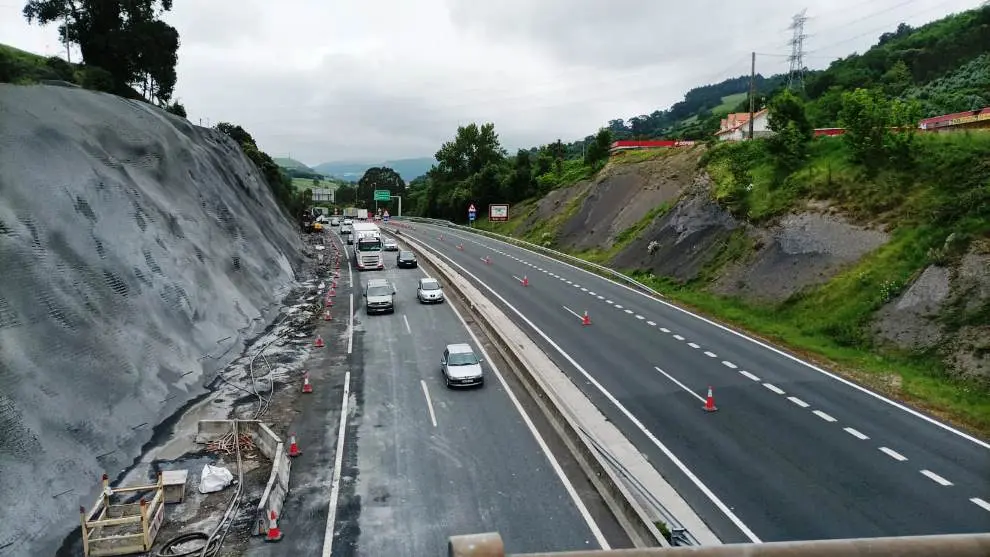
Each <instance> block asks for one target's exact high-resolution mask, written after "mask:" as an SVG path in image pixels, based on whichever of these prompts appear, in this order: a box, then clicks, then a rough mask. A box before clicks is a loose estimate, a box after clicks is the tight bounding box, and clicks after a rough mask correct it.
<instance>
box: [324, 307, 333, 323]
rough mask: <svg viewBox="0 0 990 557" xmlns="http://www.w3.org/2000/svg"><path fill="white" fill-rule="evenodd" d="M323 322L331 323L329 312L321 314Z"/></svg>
mask: <svg viewBox="0 0 990 557" xmlns="http://www.w3.org/2000/svg"><path fill="white" fill-rule="evenodd" d="M323 320H324V321H333V317H331V316H330V310H326V311H324V312H323Z"/></svg>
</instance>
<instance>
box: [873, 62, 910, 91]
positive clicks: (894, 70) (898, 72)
mask: <svg viewBox="0 0 990 557" xmlns="http://www.w3.org/2000/svg"><path fill="white" fill-rule="evenodd" d="M880 81H881V82H883V86H884V91H885V92H886V93H887V95H889V96H892V97H894V96H898V95H900V94H902V93H904V91H906V90H907V88H908V87H910V86H911V84H912V81H913V78H912V76H911V70H910V69H908V67H907V64H905V63H904V60H898V61H897V62H896V63H895V64H894V65H893V66H891V67H890V69H889V70H887V72H886V73H884V74H883V77H881V78H880Z"/></svg>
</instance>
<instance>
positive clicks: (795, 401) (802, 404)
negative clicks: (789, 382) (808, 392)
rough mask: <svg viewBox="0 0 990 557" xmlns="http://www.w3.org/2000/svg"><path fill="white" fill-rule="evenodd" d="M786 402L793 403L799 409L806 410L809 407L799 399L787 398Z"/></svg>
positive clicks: (794, 397)
mask: <svg viewBox="0 0 990 557" xmlns="http://www.w3.org/2000/svg"><path fill="white" fill-rule="evenodd" d="M787 400H789V401H791V402H793V403H794V404H797V405H798V406H800V407H801V408H807V407H808V406H809V404H808V403H807V402H805V401H803V400H801V399H800V398H798V397H796V396H789V397H787Z"/></svg>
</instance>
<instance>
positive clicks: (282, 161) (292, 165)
mask: <svg viewBox="0 0 990 557" xmlns="http://www.w3.org/2000/svg"><path fill="white" fill-rule="evenodd" d="M274 160H275V164H277V165H279V166H281V167H282V168H286V169H299V170H312V168H310V167H309V166H307V165H306V164H304V163H301V162H299V161H297V160H296V159H294V158H292V157H275V159H274Z"/></svg>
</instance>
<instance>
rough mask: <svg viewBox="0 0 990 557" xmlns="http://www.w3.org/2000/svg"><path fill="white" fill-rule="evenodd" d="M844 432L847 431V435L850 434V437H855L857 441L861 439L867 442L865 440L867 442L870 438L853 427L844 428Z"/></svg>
mask: <svg viewBox="0 0 990 557" xmlns="http://www.w3.org/2000/svg"><path fill="white" fill-rule="evenodd" d="M842 430H843V431H845V432H846V433H848V434H849V435H852V436H853V437H855V438H857V439H860V440H863V441H865V440H867V439H869V438H870V436H869V435H867V434H865V433H861V432H860V431H859V430H856V429H853V428H851V427H844V428H842Z"/></svg>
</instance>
